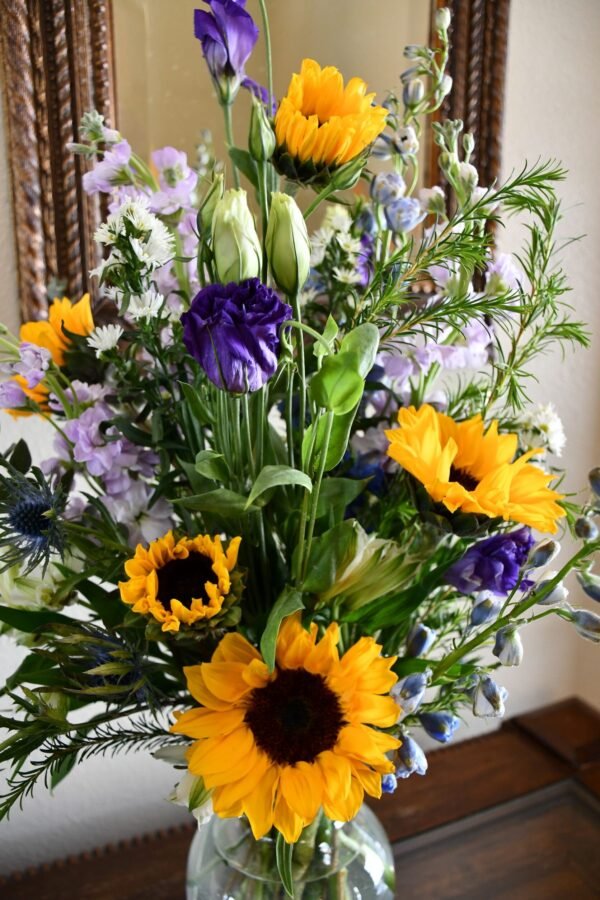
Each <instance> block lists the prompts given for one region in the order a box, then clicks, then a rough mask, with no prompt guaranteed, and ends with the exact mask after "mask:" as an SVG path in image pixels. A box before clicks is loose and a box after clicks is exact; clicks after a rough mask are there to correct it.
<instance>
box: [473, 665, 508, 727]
mask: <svg viewBox="0 0 600 900" xmlns="http://www.w3.org/2000/svg"><path fill="white" fill-rule="evenodd" d="M507 697H508V691H507V690H506V688H504V687H501V686H500V685H498V684H496V682H495V681H493V680H492V679H491V678H490V676H489V675H481V676H480V678H479V681H478V683H477V686H476V688H475V691H474V693H473V714H474V715H476V716H479V717H480V718H492V719H501V718H502V717H503V715H504V713H505V708H504V701H505V700H506V698H507Z"/></svg>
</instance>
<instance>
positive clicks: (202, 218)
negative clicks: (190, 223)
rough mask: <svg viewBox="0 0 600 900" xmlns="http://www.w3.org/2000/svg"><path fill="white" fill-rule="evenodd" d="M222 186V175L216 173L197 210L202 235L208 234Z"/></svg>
mask: <svg viewBox="0 0 600 900" xmlns="http://www.w3.org/2000/svg"><path fill="white" fill-rule="evenodd" d="M223 184H224V178H223V173H222V172H216V173H215V174H214V175H213V179H212V181H211V182H210V184H209V186H208V189H207V191H206V193H205V195H204V197H203V198H202V203H201V204H200V209H199V210H198V224H199V226H200V230H201V231H202V233H203V234H209V233H210V229H211V225H212V220H213V215H214V212H215V207H216V205H217V203H218V202H219V200H220V199H221V197H222V196H223Z"/></svg>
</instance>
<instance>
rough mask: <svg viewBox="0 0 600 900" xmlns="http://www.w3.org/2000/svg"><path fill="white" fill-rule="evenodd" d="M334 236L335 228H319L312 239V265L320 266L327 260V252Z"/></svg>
mask: <svg viewBox="0 0 600 900" xmlns="http://www.w3.org/2000/svg"><path fill="white" fill-rule="evenodd" d="M333 236H334V231H333V228H329V227H325V226H323V227H322V228H318V229H317V230H316V231H315V233H314V234H313V235H311V238H310V264H311V266H319V265H321V263H322V262H323V260H324V259H325V251H326V250H327V247H328V246H329V244H330V243H331V241H332V239H333Z"/></svg>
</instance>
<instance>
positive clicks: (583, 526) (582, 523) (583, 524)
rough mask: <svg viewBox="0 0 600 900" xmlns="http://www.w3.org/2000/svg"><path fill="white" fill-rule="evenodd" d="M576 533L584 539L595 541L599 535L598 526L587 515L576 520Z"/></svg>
mask: <svg viewBox="0 0 600 900" xmlns="http://www.w3.org/2000/svg"><path fill="white" fill-rule="evenodd" d="M574 528H575V534H576V535H577V537H578V538H581V539H582V540H584V541H595V540H596V538H597V537H598V526H597V525H596V523H595V522H593V521H592V520H591V519H589V518H588V517H587V516H580V517H579V518H578V519H576V520H575V526H574Z"/></svg>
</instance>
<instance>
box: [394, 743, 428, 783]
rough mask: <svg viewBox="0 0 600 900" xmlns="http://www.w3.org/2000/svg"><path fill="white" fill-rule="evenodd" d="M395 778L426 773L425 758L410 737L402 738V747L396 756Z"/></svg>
mask: <svg viewBox="0 0 600 900" xmlns="http://www.w3.org/2000/svg"><path fill="white" fill-rule="evenodd" d="M396 767H397V768H396V778H409V776H410V775H413V774H416V775H424V774H425V772H426V771H427V757H426V756H425V754H424V753H423V750H422V749H421V747H419V745H418V744H417V742H416V741H415V740H413V738H411V737H410V735H408V734H405V735H403V736H402V746H401V747H399V748H398V751H397V755H396Z"/></svg>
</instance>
